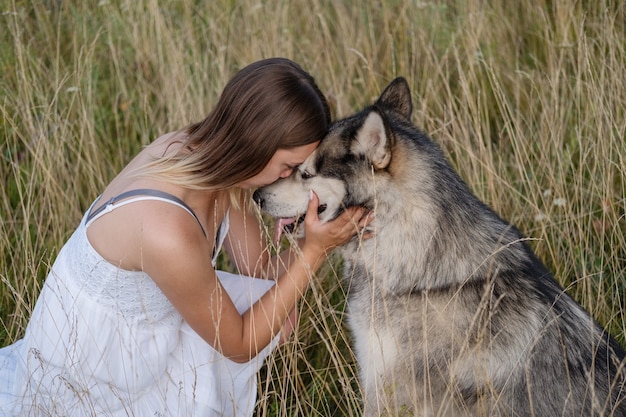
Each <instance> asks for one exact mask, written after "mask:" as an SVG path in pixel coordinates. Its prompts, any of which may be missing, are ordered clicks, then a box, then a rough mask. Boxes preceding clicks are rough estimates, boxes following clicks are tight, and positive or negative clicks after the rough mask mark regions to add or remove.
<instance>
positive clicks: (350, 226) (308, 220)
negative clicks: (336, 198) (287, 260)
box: [302, 191, 374, 256]
mask: <svg viewBox="0 0 626 417" xmlns="http://www.w3.org/2000/svg"><path fill="white" fill-rule="evenodd" d="M318 206H319V198H318V197H317V194H315V192H313V191H311V199H310V200H309V205H308V207H307V212H306V216H305V218H304V227H305V236H304V243H303V245H302V249H303V250H304V248H305V247H308V248H311V249H312V250H318V251H320V253H319V254H320V256H321V255H323V254H328V253H329V252H330V251H332V250H333V249H335V248H336V247H338V246H341V245H343V244H344V243H347V242H348V241H350V239H352V238H353V237H354V236H355V235H356V234H357V233H359V231H361V230H363V229H364V228H365V227H366V226H367V225H369V224H370V222H371V221H372V220H373V218H374V215H373V213H372V212H368V210H367V209H366V208H365V207H348V208H347V209H346V210H345V211H344V212H343V213H341V214H340V215H339V217H337V218H336V219H334V220H332V221H329V222H326V223H324V222H322V221H320V219H319V216H318V214H317V208H318ZM363 237H364V238H365V239H367V238H369V237H371V233H369V232H368V233H365V234H364V235H363Z"/></svg>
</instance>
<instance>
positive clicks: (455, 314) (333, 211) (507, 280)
mask: <svg viewBox="0 0 626 417" xmlns="http://www.w3.org/2000/svg"><path fill="white" fill-rule="evenodd" d="M411 111H412V104H411V96H410V90H409V87H408V84H407V82H406V80H404V79H403V78H397V79H396V80H394V81H393V82H392V83H391V84H390V85H389V86H388V87H387V88H386V89H385V91H384V92H383V93H382V95H381V97H380V98H379V99H378V100H377V101H376V102H375V103H374V104H373V105H372V106H369V107H367V108H365V109H364V110H362V111H361V112H359V113H357V114H355V115H353V116H351V117H348V118H346V119H343V120H340V121H338V122H336V123H334V124H333V126H332V128H331V130H330V132H329V134H328V136H327V137H326V138H325V139H324V140H323V141H322V142H321V144H320V146H319V147H318V149H317V150H316V151H315V152H314V153H313V154H312V155H311V156H310V157H309V158H308V159H307V160H306V161H305V162H304V163H303V164H302V165H301V166H300V167H298V169H297V171H296V172H294V174H293V175H292V176H291V177H289V178H285V179H282V180H279V181H278V182H276V183H274V184H272V185H270V186H267V187H265V188H262V189H260V190H257V192H256V193H255V199H256V200H257V202H258V203H259V204H260V205H261V206H262V208H263V209H264V210H265V211H266V212H267V213H269V214H270V215H272V216H274V217H277V218H286V217H296V216H300V215H302V214H303V213H304V212H305V210H306V207H307V202H308V196H309V190H314V191H315V192H316V193H317V195H318V196H319V197H320V203H321V204H322V205H321V206H320V207H321V209H323V211H322V212H321V213H320V218H321V219H323V220H329V219H332V218H334V217H336V216H337V215H338V213H340V212H341V211H342V209H343V208H344V207H347V206H352V205H361V206H366V207H368V208H370V209H372V210H374V212H375V219H374V221H373V223H372V224H371V226H372V229H373V230H374V237H373V238H371V239H367V240H360V239H358V238H355V239H353V240H352V241H351V242H349V243H348V244H347V245H345V246H343V247H342V248H341V251H342V255H343V257H344V261H345V271H344V284H345V286H346V287H347V289H348V311H349V316H348V317H349V318H348V320H349V327H350V329H351V330H352V334H353V337H354V347H355V352H356V357H357V361H358V364H359V367H360V377H361V382H362V387H363V394H364V407H365V413H364V415H366V416H379V415H385V416H387V415H403V416H404V415H416V416H475V415H481V416H483V415H484V416H540V417H556V416H626V398H625V397H626V387H625V383H626V371H625V370H624V366H625V361H624V356H625V354H624V351H623V350H622V348H621V347H620V346H619V345H618V344H617V343H616V342H615V341H614V340H613V339H612V338H611V337H610V336H609V335H608V334H607V333H606V332H605V331H604V330H603V329H602V328H601V327H600V326H599V325H598V324H597V323H596V322H595V321H594V320H593V319H592V318H591V317H590V316H589V314H588V313H587V312H586V311H585V310H583V308H582V307H581V306H579V305H578V304H577V303H576V302H575V301H573V300H572V299H571V298H570V297H569V296H568V295H567V294H566V293H565V292H564V290H563V289H562V288H561V287H560V286H559V285H558V284H557V283H556V281H555V280H554V279H553V278H552V276H551V275H550V273H549V272H548V271H547V269H546V267H545V266H544V265H543V264H542V263H541V262H540V261H539V260H538V259H537V258H536V256H535V255H534V254H533V253H532V251H531V249H530V248H529V246H528V245H527V244H526V243H525V241H524V238H523V237H522V236H521V234H520V233H519V232H518V230H517V229H516V228H515V227H513V226H511V225H510V224H508V223H507V222H506V221H504V220H502V219H501V218H500V217H499V216H498V215H497V214H495V213H494V212H493V211H492V210H491V209H490V208H489V207H487V206H486V205H485V204H483V203H482V202H481V201H479V200H478V199H477V198H476V197H475V196H474V195H473V194H472V193H471V192H470V190H469V189H468V187H467V186H466V184H465V183H464V182H463V181H462V180H461V178H460V177H459V176H458V174H457V173H456V172H455V171H454V170H453V169H452V168H451V166H450V165H449V164H448V162H446V159H445V158H444V155H443V154H442V152H441V150H440V148H439V147H438V146H437V145H436V144H435V143H434V142H433V141H432V140H431V139H429V138H428V137H427V136H426V135H425V134H424V133H422V132H421V131H420V130H418V129H417V128H416V127H415V126H414V125H412V123H411V121H410V117H411ZM281 224H282V223H281Z"/></svg>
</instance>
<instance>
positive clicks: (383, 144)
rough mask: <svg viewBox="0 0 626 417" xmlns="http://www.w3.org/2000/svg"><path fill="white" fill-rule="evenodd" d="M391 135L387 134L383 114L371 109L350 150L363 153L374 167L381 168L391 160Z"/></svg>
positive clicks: (358, 153)
mask: <svg viewBox="0 0 626 417" xmlns="http://www.w3.org/2000/svg"><path fill="white" fill-rule="evenodd" d="M392 139H393V138H392V137H390V136H389V135H388V134H387V129H386V128H385V122H384V120H383V116H381V115H380V114H379V113H378V112H377V111H376V110H374V111H371V112H370V113H369V114H368V115H367V117H366V118H365V121H364V122H363V125H362V126H361V128H360V129H359V131H358V132H357V134H356V140H355V141H354V142H353V143H352V148H351V150H352V152H353V153H354V154H357V155H365V156H366V157H367V158H368V159H369V160H370V162H371V163H372V165H373V166H374V168H376V169H383V168H386V167H387V165H389V162H391V145H392Z"/></svg>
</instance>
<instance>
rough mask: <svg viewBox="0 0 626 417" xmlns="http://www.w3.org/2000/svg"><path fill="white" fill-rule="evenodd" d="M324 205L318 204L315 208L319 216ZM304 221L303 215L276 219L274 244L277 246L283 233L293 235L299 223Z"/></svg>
mask: <svg viewBox="0 0 626 417" xmlns="http://www.w3.org/2000/svg"><path fill="white" fill-rule="evenodd" d="M326 207H327V206H326V204H320V205H319V206H318V207H317V214H321V213H323V212H324V211H325V210H326ZM303 221H304V214H302V215H300V216H298V217H289V218H280V219H276V224H275V225H274V243H275V244H278V242H279V241H280V237H281V236H282V234H283V233H289V234H294V232H296V230H297V228H298V226H299V225H300V223H302V222H303Z"/></svg>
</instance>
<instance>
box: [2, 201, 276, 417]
mask: <svg viewBox="0 0 626 417" xmlns="http://www.w3.org/2000/svg"><path fill="white" fill-rule="evenodd" d="M138 199H145V198H137V199H132V201H136V200H138ZM129 202H131V200H125V201H124V203H129ZM113 208H115V206H113V205H111V207H109V209H113ZM192 214H193V212H192ZM194 216H195V215H194ZM86 218H87V215H85V217H84V218H83V220H82V221H81V223H80V225H79V227H78V228H77V229H76V231H75V232H74V234H73V235H72V236H71V237H70V239H69V240H68V241H67V243H66V244H65V246H64V247H63V248H62V249H61V251H60V252H59V255H58V257H57V259H56V261H55V263H54V265H53V266H52V269H51V270H50V272H49V275H48V277H47V279H46V281H45V284H44V287H43V289H42V292H41V294H40V296H39V299H38V301H37V303H36V305H35V308H34V310H33V314H32V317H31V319H30V322H29V324H28V327H27V329H26V333H25V335H24V338H23V339H21V340H19V341H17V342H16V343H14V344H13V345H10V346H7V347H5V348H3V349H0V416H3V417H4V416H33V417H35V416H36V417H44V416H46V417H48V416H67V417H79V416H80V417H82V416H114V417H122V416H123V417H128V416H142V417H155V416H237V417H240V416H241V417H243V416H250V415H252V413H253V410H254V406H255V402H256V392H257V386H256V383H257V372H258V370H259V368H260V367H261V366H262V364H263V361H264V359H265V358H266V357H267V355H268V354H269V353H270V351H271V350H272V349H273V348H274V347H275V346H276V345H277V340H278V337H277V338H275V339H274V341H273V342H272V343H271V344H270V346H268V347H266V348H265V349H264V350H263V351H262V352H261V353H260V354H259V355H257V356H256V357H255V358H254V359H253V360H251V361H250V362H247V363H244V364H239V363H235V362H232V361H230V360H229V359H227V358H225V357H224V356H222V355H221V354H220V353H218V352H217V351H216V350H214V349H213V348H212V347H211V346H210V345H209V344H207V343H206V342H205V341H204V340H203V339H201V338H200V337H199V336H198V335H197V334H196V333H195V332H194V331H193V330H192V329H191V328H190V327H189V326H188V325H187V324H186V323H185V322H184V321H183V319H182V317H181V316H180V314H179V313H178V312H177V311H176V310H175V309H174V307H173V306H172V304H171V303H170V302H169V301H168V299H167V298H166V297H165V295H164V294H163V293H162V292H161V291H160V289H159V288H158V287H157V286H156V284H155V283H154V282H153V281H152V279H150V277H149V276H148V275H147V274H145V273H143V272H137V271H126V270H123V269H120V268H118V267H116V266H114V265H113V264H111V263H109V262H108V261H106V260H105V259H104V258H102V257H101V256H100V255H99V254H98V253H97V252H96V251H95V249H94V248H93V247H92V246H91V244H90V243H89V240H88V239H87V234H86V229H87V228H86ZM227 228H228V217H226V219H225V221H224V222H223V223H222V227H221V228H220V234H219V235H220V236H221V238H220V239H218V242H217V244H218V249H219V248H220V247H221V245H222V242H223V238H224V235H225V231H226V230H227ZM216 252H217V251H216ZM207 262H208V261H207ZM214 262H215V259H214V260H213V263H214ZM218 277H219V279H220V282H221V283H222V285H223V287H224V288H225V290H226V291H227V292H228V294H229V296H230V297H231V298H232V300H233V302H234V303H235V305H236V306H237V309H238V310H239V311H240V312H244V311H245V310H247V309H248V308H249V307H250V306H251V305H252V304H253V303H254V302H255V301H256V300H257V299H258V298H260V297H261V296H262V295H263V294H264V293H265V292H266V291H267V290H268V289H269V288H271V286H272V285H273V284H274V282H273V281H267V280H262V279H257V278H250V277H245V276H241V275H234V274H230V273H226V272H222V271H218Z"/></svg>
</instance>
